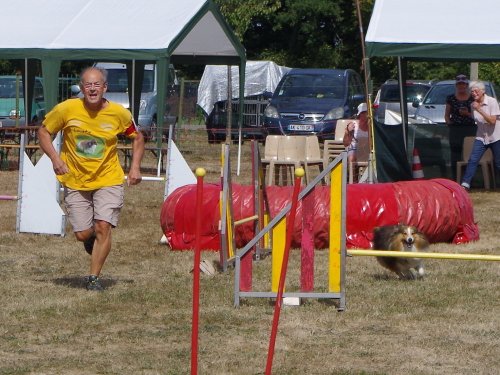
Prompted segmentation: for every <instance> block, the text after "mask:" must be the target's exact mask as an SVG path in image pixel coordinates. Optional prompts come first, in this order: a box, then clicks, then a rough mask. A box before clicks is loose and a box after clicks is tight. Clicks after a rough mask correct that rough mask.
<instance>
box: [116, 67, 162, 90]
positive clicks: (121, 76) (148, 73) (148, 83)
mask: <svg viewBox="0 0 500 375" xmlns="http://www.w3.org/2000/svg"><path fill="white" fill-rule="evenodd" d="M106 70H107V72H108V92H128V78H127V70H126V69H106ZM154 79H155V77H154V71H153V70H144V80H143V82H142V92H152V91H154Z"/></svg>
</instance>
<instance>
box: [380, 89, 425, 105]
mask: <svg viewBox="0 0 500 375" xmlns="http://www.w3.org/2000/svg"><path fill="white" fill-rule="evenodd" d="M430 87H431V86H429V85H407V86H406V102H407V103H412V102H414V101H415V100H418V101H419V102H421V101H422V99H423V98H424V96H425V94H426V93H427V91H429V88H430ZM380 101H381V102H399V86H398V85H384V86H382V90H381V92H380Z"/></svg>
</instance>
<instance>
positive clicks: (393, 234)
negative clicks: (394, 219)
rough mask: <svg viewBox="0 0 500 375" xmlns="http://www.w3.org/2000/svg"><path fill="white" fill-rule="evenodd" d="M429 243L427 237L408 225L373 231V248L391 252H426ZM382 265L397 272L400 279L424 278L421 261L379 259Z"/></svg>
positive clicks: (386, 227) (391, 226)
mask: <svg viewBox="0 0 500 375" xmlns="http://www.w3.org/2000/svg"><path fill="white" fill-rule="evenodd" d="M428 247H429V242H428V241H427V238H426V237H425V235H424V234H423V233H421V232H419V231H418V230H417V228H415V227H411V226H408V225H402V224H400V225H388V226H383V227H378V228H375V229H374V230H373V248H374V249H375V250H389V251H413V252H418V251H425V250H426V249H427V248H428ZM377 261H378V262H379V263H380V265H381V266H382V267H384V268H387V269H388V270H390V271H392V272H395V273H396V274H397V275H398V276H399V278H400V279H416V278H422V277H423V276H424V266H423V264H422V260H421V259H417V258H393V257H377Z"/></svg>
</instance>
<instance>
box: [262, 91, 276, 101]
mask: <svg viewBox="0 0 500 375" xmlns="http://www.w3.org/2000/svg"><path fill="white" fill-rule="evenodd" d="M262 97H263V98H264V99H266V100H269V99H271V98H272V97H273V93H272V92H270V91H264V92H263V93H262Z"/></svg>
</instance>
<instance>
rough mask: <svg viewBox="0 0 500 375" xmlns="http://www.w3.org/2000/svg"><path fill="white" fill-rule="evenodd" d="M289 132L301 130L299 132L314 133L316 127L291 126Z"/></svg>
mask: <svg viewBox="0 0 500 375" xmlns="http://www.w3.org/2000/svg"><path fill="white" fill-rule="evenodd" d="M288 130H299V131H305V132H312V131H314V125H295V124H292V125H289V126H288Z"/></svg>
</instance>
